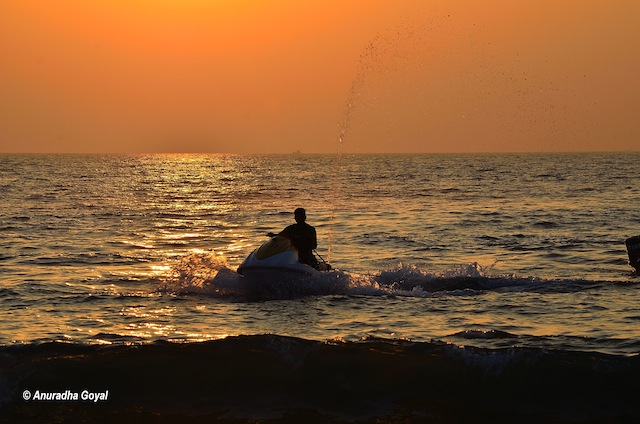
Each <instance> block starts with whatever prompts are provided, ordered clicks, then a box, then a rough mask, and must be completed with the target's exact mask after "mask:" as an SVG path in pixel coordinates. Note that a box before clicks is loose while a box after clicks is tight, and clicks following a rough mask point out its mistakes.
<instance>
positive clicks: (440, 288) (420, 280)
mask: <svg viewBox="0 0 640 424" xmlns="http://www.w3.org/2000/svg"><path fill="white" fill-rule="evenodd" d="M603 284H614V283H610V282H603V281H590V280H550V279H542V278H535V277H518V276H515V275H491V266H489V267H482V266H480V265H479V264H478V263H475V262H474V263H471V264H468V265H464V266H459V267H456V268H452V269H448V270H445V271H442V272H438V273H432V272H428V271H425V270H423V269H420V268H419V267H416V266H413V265H405V264H399V265H398V266H397V267H395V268H393V269H389V270H382V271H378V272H374V273H360V274H358V273H350V272H346V271H340V270H332V271H329V272H323V273H320V274H318V275H314V276H310V277H299V278H296V279H289V280H287V279H283V280H280V281H250V280H247V279H245V278H244V277H243V276H242V275H239V274H237V273H236V272H235V271H234V270H232V269H231V268H230V267H229V265H228V264H227V262H226V260H225V259H224V257H222V256H219V255H216V254H215V253H211V254H209V253H197V254H192V255H188V256H186V257H183V258H182V260H181V261H180V262H179V263H178V264H177V265H175V266H174V267H173V268H172V270H171V272H170V273H169V275H168V276H167V278H165V280H164V281H163V283H162V284H161V285H160V287H159V291H161V292H172V293H178V294H197V295H211V296H220V297H240V298H252V299H281V298H296V297H301V296H311V295H325V294H343V295H365V296H410V297H431V296H441V295H473V294H481V293H484V292H486V291H499V290H500V291H536V292H544V293H565V292H573V291H576V292H577V291H583V290H589V289H593V288H597V287H601V286H602V285H603Z"/></svg>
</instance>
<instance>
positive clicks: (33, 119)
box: [0, 0, 640, 153]
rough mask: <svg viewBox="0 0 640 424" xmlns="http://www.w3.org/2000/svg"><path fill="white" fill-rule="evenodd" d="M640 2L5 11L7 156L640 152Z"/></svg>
mask: <svg viewBox="0 0 640 424" xmlns="http://www.w3.org/2000/svg"><path fill="white" fill-rule="evenodd" d="M638 21H640V2H637V1H636V0H628V1H609V2H605V1H593V0H576V1H574V0H565V1H560V2H559V1H557V0H553V1H547V0H539V1H528V0H524V1H517V2H515V1H512V0H487V1H482V2H479V1H475V0H468V1H463V0H458V1H451V0H450V1H445V0H441V1H440V0H433V1H424V0H412V1H409V0H398V1H380V0H363V1H360V0H354V1H344V0H339V1H338V0H323V1H316V0H309V1H300V0H269V1H263V0H109V1H86V0H57V1H50V0H20V1H8V0H7V1H4V0H0V52H1V54H0V152H237V153H267V152H273V153H280V152H284V153H287V152H292V151H294V150H300V151H303V152H308V153H311V152H327V153H333V152H336V150H337V146H338V141H337V140H338V138H339V136H340V134H341V133H342V132H344V133H345V137H344V140H345V145H344V151H347V152H372V153H373V152H425V153H429V152H478V151H492V152H493V151H569V150H586V151H590V150H638V146H640V143H639V142H638V139H639V137H640V119H639V118H640V116H639V115H640V80H638V75H640V54H639V53H640V51H639V47H638V46H640V30H638V29H637V22H638Z"/></svg>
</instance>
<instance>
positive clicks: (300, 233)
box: [280, 222, 318, 268]
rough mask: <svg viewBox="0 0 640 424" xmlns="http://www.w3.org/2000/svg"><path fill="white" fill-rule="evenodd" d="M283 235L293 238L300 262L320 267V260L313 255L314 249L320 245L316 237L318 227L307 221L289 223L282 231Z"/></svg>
mask: <svg viewBox="0 0 640 424" xmlns="http://www.w3.org/2000/svg"><path fill="white" fill-rule="evenodd" d="M280 234H281V235H283V236H287V237H289V238H290V239H291V241H292V242H293V244H294V246H296V248H297V249H298V257H299V260H300V262H302V263H305V264H307V265H309V266H312V267H314V268H317V267H318V261H317V260H316V258H315V256H313V249H315V248H316V247H318V240H317V238H316V229H315V228H313V227H312V226H311V225H309V224H307V223H306V222H303V223H301V224H300V223H296V224H293V225H289V226H288V227H287V228H285V229H284V230H282V231H281V232H280Z"/></svg>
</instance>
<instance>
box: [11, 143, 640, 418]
mask: <svg viewBox="0 0 640 424" xmlns="http://www.w3.org/2000/svg"><path fill="white" fill-rule="evenodd" d="M638 163H640V154H637V153H633V154H630V153H616V154H613V153H611V154H607V153H601V154H544V155H413V156H409V155H396V156H384V155H361V156H344V157H342V158H341V159H340V160H339V161H338V160H336V158H335V157H332V156H301V155H299V156H295V155H294V156H218V155H203V156H202V155H150V156H65V155H3V156H0V165H1V166H0V190H1V191H2V193H3V200H2V202H1V203H0V235H1V236H2V238H1V241H0V302H1V303H2V309H3V319H2V327H1V328H0V421H1V422H5V421H8V422H12V421H18V420H19V421H24V420H27V421H31V422H42V421H58V422H65V420H66V422H89V421H92V422H95V421H100V420H102V421H104V422H111V421H125V422H126V421H129V422H144V421H147V422H167V421H168V422H171V421H176V422H181V421H182V420H184V419H189V420H196V421H197V420H200V421H202V422H210V421H211V420H214V419H217V420H219V421H221V422H225V421H226V422H261V421H266V422H353V421H355V422H459V421H469V422H474V421H476V420H478V419H486V420H489V419H491V420H493V421H503V422H507V421H508V422H513V421H524V422H549V421H550V422H603V421H604V422H631V421H634V420H639V419H640V410H639V408H637V407H636V404H637V402H636V398H637V394H638V393H639V392H638V389H637V383H636V382H637V381H638V378H637V377H638V374H639V365H638V358H639V357H638V353H639V352H640V332H639V331H638V323H639V322H640V312H639V308H638V301H639V295H640V292H639V288H638V287H639V285H638V282H640V280H639V279H638V276H637V275H635V274H633V273H632V269H631V268H630V267H629V266H628V265H627V258H626V252H625V246H624V239H625V238H626V237H629V236H631V235H636V234H637V233H640V229H639V228H638V222H640V211H638V209H637V207H636V206H637V199H638V198H640V186H639V185H638V184H637V178H635V174H636V168H637V164H638ZM298 206H304V207H306V208H307V211H308V216H309V221H310V223H311V224H313V225H315V226H316V228H317V230H318V235H319V238H320V245H321V246H320V249H319V253H320V254H321V255H323V257H325V258H328V257H330V259H331V262H332V263H333V264H334V266H335V267H336V270H334V271H332V272H330V273H327V274H324V275H321V276H319V277H317V278H314V279H310V280H304V281H295V282H282V284H275V285H274V284H271V285H270V284H266V283H265V284H258V285H247V284H246V282H245V281H243V280H242V279H241V278H240V277H239V276H238V275H237V274H235V273H234V270H235V268H236V267H237V265H239V263H240V262H241V261H242V259H243V258H244V257H245V256H246V255H247V254H248V253H249V252H250V251H251V250H252V249H254V248H255V247H256V246H258V245H259V244H260V243H261V242H262V241H263V240H264V239H263V234H264V233H266V232H267V231H272V230H278V229H280V228H282V227H284V226H285V225H286V224H288V223H290V222H291V219H292V217H291V214H290V212H291V211H292V210H293V209H294V208H295V207H298ZM85 390H86V391H87V393H103V394H104V393H105V392H106V391H108V395H105V397H106V398H107V399H104V400H98V401H97V402H92V401H85V400H83V399H82V398H81V397H82V393H83V391H85ZM25 391H29V395H30V398H29V400H24V398H23V394H24V392H25ZM36 392H38V394H39V396H40V395H42V394H43V393H49V394H51V396H53V397H55V396H56V393H57V396H66V397H67V398H69V397H70V398H71V399H66V400H55V399H54V400H38V399H34V398H33V396H34V395H35V393H36ZM74 394H77V396H78V398H79V399H78V400H74V399H73V396H74ZM42 396H44V395H42ZM96 396H97V395H96ZM50 418H51V419H50Z"/></svg>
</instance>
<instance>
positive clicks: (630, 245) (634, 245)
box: [624, 236, 640, 272]
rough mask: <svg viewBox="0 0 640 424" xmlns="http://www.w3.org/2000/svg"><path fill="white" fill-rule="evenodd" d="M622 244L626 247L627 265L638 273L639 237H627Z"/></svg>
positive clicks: (639, 257) (639, 267) (639, 262)
mask: <svg viewBox="0 0 640 424" xmlns="http://www.w3.org/2000/svg"><path fill="white" fill-rule="evenodd" d="M624 243H625V244H626V245H627V253H628V254H629V265H631V266H632V267H634V268H635V269H636V271H638V272H640V236H635V237H629V238H628V239H627V240H625V242H624Z"/></svg>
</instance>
